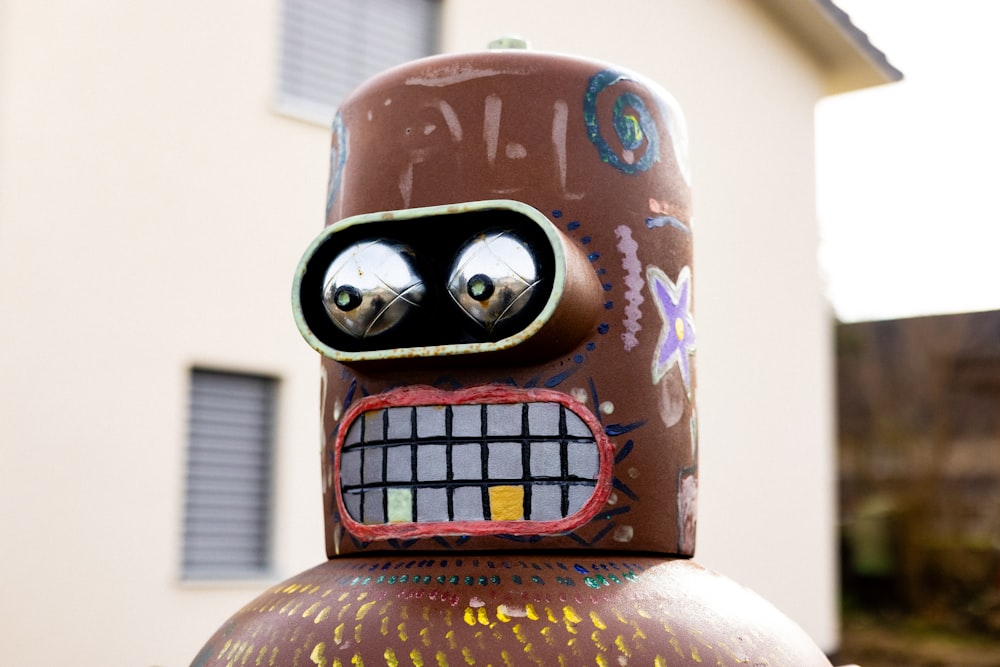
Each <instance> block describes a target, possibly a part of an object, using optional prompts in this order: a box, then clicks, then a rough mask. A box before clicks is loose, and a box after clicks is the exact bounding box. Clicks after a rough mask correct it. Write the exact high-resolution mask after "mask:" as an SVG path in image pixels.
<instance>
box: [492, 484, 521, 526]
mask: <svg viewBox="0 0 1000 667" xmlns="http://www.w3.org/2000/svg"><path fill="white" fill-rule="evenodd" d="M490 515H491V516H490V518H491V519H492V520H493V521H517V520H519V519H523V518H524V487H523V486H491V487H490Z"/></svg>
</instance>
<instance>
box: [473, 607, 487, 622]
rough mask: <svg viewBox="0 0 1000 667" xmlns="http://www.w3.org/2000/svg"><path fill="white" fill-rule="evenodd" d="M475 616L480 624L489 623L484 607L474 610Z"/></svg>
mask: <svg viewBox="0 0 1000 667" xmlns="http://www.w3.org/2000/svg"><path fill="white" fill-rule="evenodd" d="M476 617H477V618H478V620H479V623H480V624H481V625H489V624H490V617H489V616H488V615H487V614H486V607H480V608H479V609H477V610H476Z"/></svg>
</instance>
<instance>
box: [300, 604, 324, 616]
mask: <svg viewBox="0 0 1000 667" xmlns="http://www.w3.org/2000/svg"><path fill="white" fill-rule="evenodd" d="M319 605H320V603H319V602H314V603H313V605H312V606H311V607H309V608H308V609H306V610H305V611H304V612H302V618H309V617H310V616H312V615H313V612H314V611H316V610H317V609H319Z"/></svg>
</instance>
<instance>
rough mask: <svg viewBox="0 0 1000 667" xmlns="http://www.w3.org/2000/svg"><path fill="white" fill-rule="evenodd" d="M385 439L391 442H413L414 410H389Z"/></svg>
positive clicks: (387, 411)
mask: <svg viewBox="0 0 1000 667" xmlns="http://www.w3.org/2000/svg"><path fill="white" fill-rule="evenodd" d="M386 413H387V415H388V422H389V424H388V426H387V428H386V432H385V437H386V438H387V439H390V440H413V408H409V407H406V408H389V409H387V410H386Z"/></svg>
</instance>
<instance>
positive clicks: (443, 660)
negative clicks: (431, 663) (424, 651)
mask: <svg viewBox="0 0 1000 667" xmlns="http://www.w3.org/2000/svg"><path fill="white" fill-rule="evenodd" d="M434 657H435V658H437V663H438V667H448V656H446V655H445V654H444V651H438V652H437V653H435V654H434Z"/></svg>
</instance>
